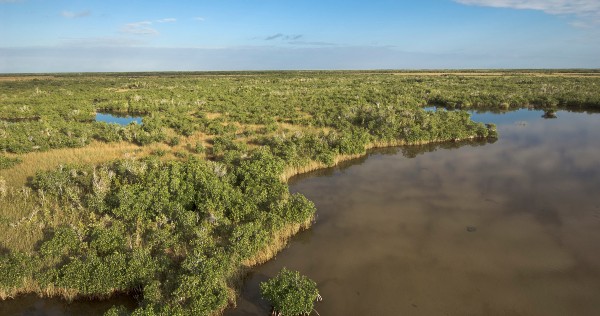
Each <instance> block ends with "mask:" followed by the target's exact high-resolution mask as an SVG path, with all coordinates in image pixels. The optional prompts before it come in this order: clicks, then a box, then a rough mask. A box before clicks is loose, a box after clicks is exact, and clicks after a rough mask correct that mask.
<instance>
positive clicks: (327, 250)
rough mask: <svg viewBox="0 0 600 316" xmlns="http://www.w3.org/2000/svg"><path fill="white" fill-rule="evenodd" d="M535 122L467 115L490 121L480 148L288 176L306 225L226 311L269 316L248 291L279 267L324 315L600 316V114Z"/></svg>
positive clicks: (515, 115) (530, 117) (382, 155)
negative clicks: (308, 205)
mask: <svg viewBox="0 0 600 316" xmlns="http://www.w3.org/2000/svg"><path fill="white" fill-rule="evenodd" d="M542 114H543V112H536V111H526V110H523V111H517V112H512V113H508V114H504V115H491V114H483V115H474V119H476V120H481V121H485V122H494V121H495V122H497V123H498V128H499V132H500V135H501V136H500V139H499V140H498V141H497V142H495V143H493V144H486V145H483V146H480V145H481V144H472V145H473V146H470V145H463V146H462V147H460V148H454V149H443V148H436V146H425V147H415V148H409V149H394V150H387V152H374V153H372V154H371V155H370V156H369V157H368V158H364V159H359V160H355V161H352V162H350V163H347V164H345V165H343V166H341V167H338V168H334V169H328V170H322V171H318V172H315V173H311V174H308V175H303V176H301V177H297V178H295V179H293V180H292V182H291V190H292V191H295V192H301V193H303V194H305V195H306V196H307V197H308V198H309V199H310V200H312V201H314V202H315V204H316V206H317V214H318V218H317V222H316V223H315V224H314V226H313V227H312V228H311V229H310V230H307V231H305V232H302V233H300V234H299V235H297V236H296V237H295V238H293V240H292V241H291V242H290V244H289V247H288V248H287V249H285V250H284V251H283V252H281V253H280V254H279V255H278V256H277V258H276V259H275V260H272V261H270V262H268V263H266V264H264V265H262V266H260V267H258V268H256V269H255V270H254V271H253V272H252V273H251V275H250V276H249V277H248V279H247V281H246V282H245V285H244V288H243V291H242V294H241V297H240V298H239V299H238V308H237V309H233V310H229V311H228V312H227V313H226V315H268V313H269V311H270V308H269V305H268V303H266V302H264V301H262V300H261V299H260V295H259V294H258V284H259V282H261V281H264V280H266V279H267V278H269V277H272V276H273V275H275V274H276V273H277V272H278V271H279V270H280V269H281V268H282V267H288V268H290V269H295V270H298V271H300V272H301V273H303V274H305V275H307V276H309V277H310V278H312V279H314V280H315V281H316V282H317V284H318V288H319V290H320V292H321V294H322V296H323V298H324V300H323V301H322V302H319V303H317V304H316V310H317V311H318V312H319V313H320V315H323V316H325V315H544V316H547V315H561V316H562V315H600V251H599V250H600V115H588V114H581V113H579V114H578V113H568V112H558V118H557V119H552V120H544V119H543V118H541V115H542ZM444 146H445V147H448V145H444ZM407 156H408V157H413V158H408V157H407ZM415 156H416V157H415Z"/></svg>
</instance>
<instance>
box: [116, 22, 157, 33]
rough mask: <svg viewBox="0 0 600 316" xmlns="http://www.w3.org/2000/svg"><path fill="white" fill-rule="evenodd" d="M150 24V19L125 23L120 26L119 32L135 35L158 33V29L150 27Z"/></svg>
mask: <svg viewBox="0 0 600 316" xmlns="http://www.w3.org/2000/svg"><path fill="white" fill-rule="evenodd" d="M151 25H152V22H151V21H140V22H133V23H127V24H125V25H124V26H123V27H122V28H121V32H123V33H129V34H137V35H158V31H157V30H156V29H154V28H152V27H151Z"/></svg>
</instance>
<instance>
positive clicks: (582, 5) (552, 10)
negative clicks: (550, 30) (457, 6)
mask: <svg viewBox="0 0 600 316" xmlns="http://www.w3.org/2000/svg"><path fill="white" fill-rule="evenodd" d="M454 1H455V2H458V3H461V4H465V5H476V6H485V7H494V8H512V9H521V10H538V11H543V12H545V13H548V14H554V15H575V16H577V17H578V18H580V19H583V21H579V22H577V23H575V25H577V26H581V25H583V24H587V22H592V23H599V24H600V1H599V0H454Z"/></svg>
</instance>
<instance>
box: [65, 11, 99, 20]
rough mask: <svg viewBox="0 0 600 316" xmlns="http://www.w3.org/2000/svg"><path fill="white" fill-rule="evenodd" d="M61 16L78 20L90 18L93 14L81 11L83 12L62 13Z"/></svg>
mask: <svg viewBox="0 0 600 316" xmlns="http://www.w3.org/2000/svg"><path fill="white" fill-rule="evenodd" d="M60 15H62V16H63V17H65V18H67V19H77V18H83V17H86V16H90V15H92V12H91V11H90V10H85V11H81V12H73V11H63V12H61V13H60Z"/></svg>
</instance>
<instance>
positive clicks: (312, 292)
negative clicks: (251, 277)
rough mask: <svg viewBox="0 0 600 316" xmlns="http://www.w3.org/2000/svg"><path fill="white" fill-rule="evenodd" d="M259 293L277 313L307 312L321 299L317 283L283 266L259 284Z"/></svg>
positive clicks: (292, 314)
mask: <svg viewBox="0 0 600 316" xmlns="http://www.w3.org/2000/svg"><path fill="white" fill-rule="evenodd" d="M260 293H261V295H262V296H263V297H264V298H265V299H267V300H268V301H269V302H271V304H272V305H273V310H274V311H275V312H276V313H277V315H282V316H296V315H304V314H309V313H310V312H312V310H313V309H314V303H315V301H317V300H320V299H321V296H320V295H319V291H318V290H317V284H316V283H315V282H314V281H313V280H311V279H309V278H307V277H305V276H303V275H300V273H299V272H297V271H290V270H287V269H286V268H283V269H282V270H281V271H280V272H279V273H278V274H277V276H275V277H274V278H272V279H270V280H268V281H266V282H262V283H261V284H260Z"/></svg>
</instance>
